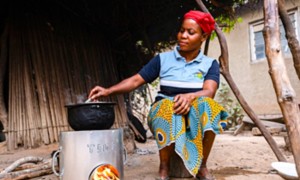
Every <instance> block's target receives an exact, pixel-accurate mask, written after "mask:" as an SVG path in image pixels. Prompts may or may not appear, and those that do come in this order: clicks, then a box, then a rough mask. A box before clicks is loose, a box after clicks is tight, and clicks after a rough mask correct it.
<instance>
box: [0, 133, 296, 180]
mask: <svg viewBox="0 0 300 180" xmlns="http://www.w3.org/2000/svg"><path fill="white" fill-rule="evenodd" d="M273 138H274V140H275V141H276V142H277V144H278V146H279V148H280V150H281V151H282V153H283V155H284V156H285V157H286V159H287V160H288V161H289V162H293V156H292V154H291V153H290V152H288V151H286V149H285V142H284V138H283V136H281V135H278V136H273ZM136 145H137V147H138V149H136V151H135V152H134V153H131V154H128V157H127V161H126V164H125V166H124V174H125V180H153V179H155V177H157V176H158V166H159V158H158V150H157V146H156V142H155V140H153V139H148V140H147V142H146V143H145V144H141V143H137V144H136ZM57 148H58V144H51V145H48V146H43V147H40V148H37V149H27V150H18V151H13V152H7V151H6V150H5V148H4V144H3V143H2V144H1V143H0V169H1V170H2V169H3V168H5V167H8V166H9V165H10V164H11V163H13V162H14V161H16V160H18V159H20V158H22V157H25V156H39V157H44V158H50V154H51V152H52V151H53V150H57ZM276 161H277V158H276V156H275V154H274V153H273V151H272V150H271V148H270V146H269V145H268V143H267V142H266V140H265V138H264V137H263V136H253V135H252V134H251V133H250V132H248V131H244V132H243V133H241V134H239V135H237V136H233V135H232V134H231V133H229V132H227V133H225V134H222V135H218V136H217V138H216V141H215V144H214V146H213V149H212V152H211V155H210V157H209V161H208V167H209V169H210V170H211V171H212V173H213V174H214V175H215V177H216V178H217V179H218V180H282V179H283V178H281V177H280V176H279V175H278V174H276V173H275V172H274V171H272V167H271V163H272V162H276ZM34 179H35V180H37V179H43V180H50V179H51V180H56V179H58V178H57V177H56V176H55V175H54V174H52V175H47V176H43V177H38V178H34ZM190 179H191V180H192V179H193V178H190ZM173 180H179V179H178V178H177V179H175V178H173ZM181 180H183V179H181Z"/></svg>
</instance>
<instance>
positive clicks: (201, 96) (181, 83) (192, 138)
mask: <svg viewBox="0 0 300 180" xmlns="http://www.w3.org/2000/svg"><path fill="white" fill-rule="evenodd" d="M214 27H215V21H214V19H213V18H212V16H211V15H210V14H208V13H203V12H200V11H190V12H188V13H186V14H185V15H184V18H183V22H182V25H181V28H180V31H179V32H178V34H177V39H178V46H176V47H175V49H174V50H173V51H170V52H164V53H160V54H159V55H157V56H155V57H154V58H153V59H152V60H151V61H150V62H149V63H148V64H147V65H146V66H144V67H143V68H142V69H141V70H140V72H139V73H137V74H136V75H133V76H132V77H129V78H127V79H125V80H123V81H121V82H120V83H118V84H116V85H114V86H112V87H109V88H104V87H100V86H96V87H95V88H93V89H92V90H91V92H90V94H89V98H90V99H92V100H95V99H97V98H98V97H101V96H109V95H112V94H119V93H126V92H130V91H132V90H134V89H136V88H138V87H139V86H141V85H142V84H145V83H149V82H152V81H153V80H155V79H156V78H157V77H159V78H160V91H159V93H158V95H157V97H156V99H155V103H154V104H153V105H152V106H151V110H150V113H149V116H148V125H149V127H150V129H151V131H152V133H153V135H154V137H155V139H156V141H157V145H158V148H159V156H160V167H159V178H158V179H161V180H165V179H168V173H169V162H170V156H171V154H172V152H174V150H175V152H176V153H177V154H178V155H179V156H180V157H181V158H182V160H183V162H184V164H185V166H186V168H187V170H188V171H189V172H190V173H191V174H192V175H193V176H196V177H197V178H198V179H202V180H204V179H214V178H213V176H212V175H211V174H210V173H209V171H208V169H207V167H206V161H207V158H208V156H209V153H210V150H211V147H212V145H213V142H214V138H215V134H218V133H220V132H222V131H223V128H224V127H225V126H226V117H227V113H226V112H225V111H224V109H223V108H222V107H221V106H220V105H219V104H217V103H216V102H215V101H214V100H212V98H213V97H214V95H215V93H216V91H217V88H218V84H219V77H220V72H219V64H218V62H217V61H216V60H214V59H212V58H209V57H207V56H205V55H203V53H202V52H201V45H202V43H203V42H204V41H205V40H206V39H207V37H208V36H209V35H210V34H211V32H212V31H213V30H214Z"/></svg>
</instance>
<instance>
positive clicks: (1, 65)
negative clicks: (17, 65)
mask: <svg viewBox="0 0 300 180" xmlns="http://www.w3.org/2000/svg"><path fill="white" fill-rule="evenodd" d="M7 36H8V30H7V27H5V29H4V32H3V34H2V36H1V41H0V43H1V44H0V121H1V122H2V124H3V127H4V132H5V131H6V130H7V127H8V122H7V109H6V107H5V102H4V92H3V90H4V88H3V86H4V77H5V72H6V69H7V68H6V64H7Z"/></svg>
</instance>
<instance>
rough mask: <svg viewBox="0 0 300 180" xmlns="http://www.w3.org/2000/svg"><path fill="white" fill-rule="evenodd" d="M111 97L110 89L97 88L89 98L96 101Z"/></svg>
mask: <svg viewBox="0 0 300 180" xmlns="http://www.w3.org/2000/svg"><path fill="white" fill-rule="evenodd" d="M109 95H110V91H109V90H108V89H106V88H104V87H101V86H96V87H94V88H93V89H92V90H91V92H90V94H89V97H88V98H89V99H90V100H92V101H94V100H96V99H97V98H99V97H101V96H109Z"/></svg>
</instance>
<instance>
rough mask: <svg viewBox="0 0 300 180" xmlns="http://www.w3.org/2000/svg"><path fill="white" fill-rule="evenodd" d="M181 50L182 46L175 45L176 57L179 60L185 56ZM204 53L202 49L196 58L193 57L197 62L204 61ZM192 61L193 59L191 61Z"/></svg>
mask: <svg viewBox="0 0 300 180" xmlns="http://www.w3.org/2000/svg"><path fill="white" fill-rule="evenodd" d="M179 50H180V47H179V46H175V47H174V52H175V58H176V59H177V60H180V59H183V58H184V57H182V56H181V55H180V54H179ZM203 56H204V55H203V53H202V51H200V52H199V54H198V56H197V57H196V58H195V59H193V61H196V62H201V61H202V59H203ZM191 62H192V61H191Z"/></svg>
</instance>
